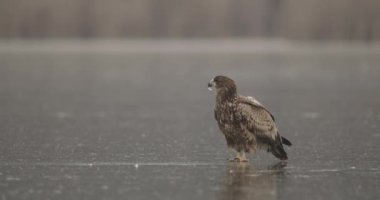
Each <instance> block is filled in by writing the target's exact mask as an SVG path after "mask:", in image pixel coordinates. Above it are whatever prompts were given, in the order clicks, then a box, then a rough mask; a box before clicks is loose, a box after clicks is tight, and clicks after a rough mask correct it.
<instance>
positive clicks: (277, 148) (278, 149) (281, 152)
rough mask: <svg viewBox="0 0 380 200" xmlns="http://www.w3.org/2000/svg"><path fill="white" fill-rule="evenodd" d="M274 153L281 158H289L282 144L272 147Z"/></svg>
mask: <svg viewBox="0 0 380 200" xmlns="http://www.w3.org/2000/svg"><path fill="white" fill-rule="evenodd" d="M271 150H272V154H273V155H274V156H276V157H277V158H279V159H280V160H287V159H288V155H287V154H286V152H285V150H284V147H283V146H282V144H278V145H275V146H273V147H272V149H271Z"/></svg>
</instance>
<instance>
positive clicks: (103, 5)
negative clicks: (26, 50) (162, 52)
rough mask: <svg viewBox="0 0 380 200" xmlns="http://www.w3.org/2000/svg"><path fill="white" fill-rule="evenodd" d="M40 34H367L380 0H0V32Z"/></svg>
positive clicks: (378, 32)
mask: <svg viewBox="0 0 380 200" xmlns="http://www.w3.org/2000/svg"><path fill="white" fill-rule="evenodd" d="M46 37H49V38H50V37H54V38H67V37H81V38H85V37H138V38H141V37H143V38H144V37H152V38H156V37H281V38H294V39H322V40H323V39H338V40H340V39H344V40H346V39H347V40H364V41H373V40H377V39H379V38H380V0H0V38H46Z"/></svg>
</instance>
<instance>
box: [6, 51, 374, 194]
mask: <svg viewBox="0 0 380 200" xmlns="http://www.w3.org/2000/svg"><path fill="white" fill-rule="evenodd" d="M20 45H21V44H20ZM246 46H247V44H246ZM252 46H255V44H252ZM108 47H109V46H108ZM304 47H305V46H304ZM17 48H21V47H12V49H11V51H6V50H5V49H3V50H2V51H1V52H0V66H1V67H0V97H1V98H0V121H1V126H0V180H2V181H0V182H1V183H0V191H1V194H0V198H1V199H377V198H378V197H379V196H380V192H379V191H380V168H379V166H380V157H379V155H380V154H379V153H380V146H379V145H378V140H379V131H378V130H379V126H378V124H380V123H379V122H380V117H379V116H380V94H379V92H378V91H379V89H378V88H379V80H380V68H379V67H378V66H379V64H380V56H379V55H378V52H372V51H370V50H368V48H366V47H365V46H364V45H363V46H362V47H355V49H354V50H344V51H342V50H339V49H338V50H337V51H334V50H331V49H329V51H327V52H326V51H325V50H326V49H325V48H320V47H319V46H318V45H311V46H309V47H307V48H306V49H308V51H309V53H302V52H303V51H301V50H297V47H296V46H295V47H292V51H290V52H287V51H285V50H286V49H284V51H275V52H271V51H270V50H268V49H266V50H265V52H260V51H259V50H258V49H256V50H255V51H253V52H250V51H249V50H248V51H244V52H241V51H239V53H234V51H227V50H224V51H222V52H216V53H210V52H208V53H207V54H203V53H196V51H195V49H193V50H192V51H189V52H182V53H181V54H177V53H173V52H167V53H165V52H163V53H160V51H157V52H150V53H144V52H143V51H142V50H141V49H140V50H139V52H129V53H128V51H127V52H126V53H120V52H119V53H112V52H111V53H110V52H108V53H107V52H102V51H91V50H90V51H89V52H86V50H85V47H83V49H81V50H80V51H79V52H71V53H65V51H63V52H60V51H59V49H57V50H54V51H52V52H50V51H41V50H40V51H38V52H33V51H30V52H27V51H26V50H25V49H24V48H23V50H22V53H18V51H17ZM235 48H238V46H236V45H235ZM26 49H27V48H26ZM155 49H157V50H158V49H162V48H159V47H155ZM140 51H141V52H140ZM207 51H211V50H210V49H209V50H207ZM26 52H27V53H26ZM282 52H284V53H282ZM363 63H365V64H363ZM215 74H225V75H228V76H230V77H231V78H233V79H234V80H235V81H236V83H237V84H238V90H239V92H240V93H241V94H243V95H247V96H250V95H252V96H255V97H257V98H258V99H260V102H261V103H263V104H264V105H266V107H267V108H268V109H269V110H270V111H271V112H272V113H273V114H274V115H275V117H276V121H277V124H278V127H279V130H280V133H281V134H282V135H283V136H285V137H287V138H288V139H289V140H290V141H292V143H293V146H292V147H290V148H287V149H286V150H287V152H288V154H289V161H288V162H286V163H283V162H279V161H278V160H277V159H276V158H274V157H273V156H272V155H270V154H267V153H266V152H259V153H258V154H257V155H256V156H250V163H249V164H237V163H229V162H228V161H227V158H229V157H231V156H233V154H232V153H229V152H228V150H227V148H226V144H225V141H224V138H223V136H222V135H221V134H220V132H219V130H218V127H217V124H216V122H215V121H214V119H213V107H214V100H215V97H214V94H212V93H209V92H207V90H205V88H206V84H207V82H208V80H210V78H212V77H213V76H214V75H215Z"/></svg>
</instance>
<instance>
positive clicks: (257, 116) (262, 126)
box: [237, 96, 278, 141]
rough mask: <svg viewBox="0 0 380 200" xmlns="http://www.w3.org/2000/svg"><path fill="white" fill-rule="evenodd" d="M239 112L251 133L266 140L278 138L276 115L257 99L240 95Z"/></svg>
mask: <svg viewBox="0 0 380 200" xmlns="http://www.w3.org/2000/svg"><path fill="white" fill-rule="evenodd" d="M237 112H238V115H239V116H240V117H241V118H242V120H241V121H242V125H243V126H245V128H247V129H248V130H249V131H250V132H251V133H253V134H255V135H256V136H257V137H260V138H261V139H264V140H268V139H269V140H271V141H274V140H276V138H277V135H278V133H277V132H278V131H277V127H276V124H275V123H274V117H273V115H272V114H270V113H269V111H268V110H267V109H266V108H265V107H264V106H263V105H262V104H261V103H259V102H258V101H257V100H255V99H254V98H252V97H244V96H239V98H238V101H237Z"/></svg>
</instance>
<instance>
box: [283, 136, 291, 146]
mask: <svg viewBox="0 0 380 200" xmlns="http://www.w3.org/2000/svg"><path fill="white" fill-rule="evenodd" d="M281 141H282V144H285V145H288V146H292V143H291V142H290V141H289V140H288V139H286V138H284V137H281Z"/></svg>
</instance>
